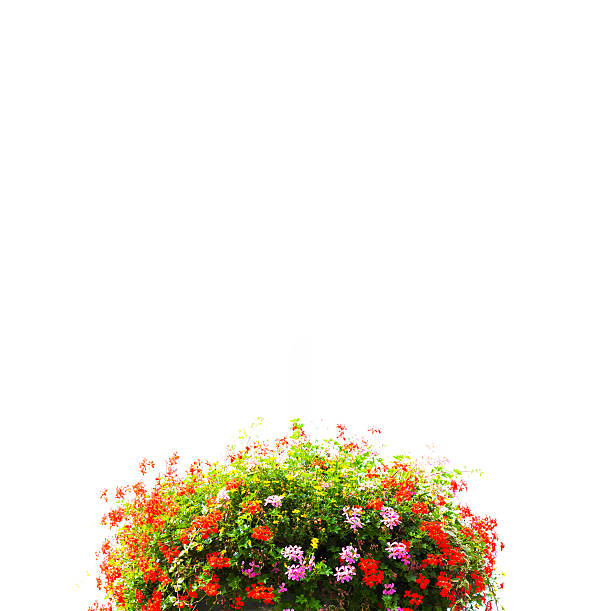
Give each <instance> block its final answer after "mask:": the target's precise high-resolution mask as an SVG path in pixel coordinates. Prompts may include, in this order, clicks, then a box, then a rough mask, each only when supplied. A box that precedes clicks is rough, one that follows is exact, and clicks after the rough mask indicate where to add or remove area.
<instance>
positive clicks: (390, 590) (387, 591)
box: [383, 583, 396, 596]
mask: <svg viewBox="0 0 612 611" xmlns="http://www.w3.org/2000/svg"><path fill="white" fill-rule="evenodd" d="M395 592H396V589H395V584H394V583H386V584H385V587H384V589H383V596H391V595H392V594H395Z"/></svg>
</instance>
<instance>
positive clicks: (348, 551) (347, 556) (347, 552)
mask: <svg viewBox="0 0 612 611" xmlns="http://www.w3.org/2000/svg"><path fill="white" fill-rule="evenodd" d="M358 558H361V556H360V555H359V552H358V551H357V550H356V549H355V548H354V547H353V546H352V545H347V546H346V547H343V548H342V553H341V554H340V560H344V562H347V563H348V564H353V563H354V562H355V560H357V559H358Z"/></svg>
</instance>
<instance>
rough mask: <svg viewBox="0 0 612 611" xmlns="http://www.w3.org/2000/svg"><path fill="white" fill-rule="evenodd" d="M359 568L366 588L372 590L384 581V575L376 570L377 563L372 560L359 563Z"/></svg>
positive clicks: (368, 559) (367, 559)
mask: <svg viewBox="0 0 612 611" xmlns="http://www.w3.org/2000/svg"><path fill="white" fill-rule="evenodd" d="M359 567H360V568H361V570H362V571H363V572H364V576H363V582H364V583H365V584H366V586H368V588H373V587H375V586H376V585H378V584H379V583H382V580H383V579H384V573H383V572H382V571H381V570H380V569H379V568H378V561H376V560H373V559H372V558H364V559H363V560H361V561H360V562H359Z"/></svg>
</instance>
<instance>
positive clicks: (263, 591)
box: [246, 582, 274, 605]
mask: <svg viewBox="0 0 612 611" xmlns="http://www.w3.org/2000/svg"><path fill="white" fill-rule="evenodd" d="M246 593H247V596H248V597H249V598H253V599H255V600H261V601H263V602H264V603H265V604H266V605H271V604H272V603H273V602H274V588H267V587H266V586H264V584H263V583H261V582H259V583H257V584H253V585H251V586H249V587H248V588H247V589H246Z"/></svg>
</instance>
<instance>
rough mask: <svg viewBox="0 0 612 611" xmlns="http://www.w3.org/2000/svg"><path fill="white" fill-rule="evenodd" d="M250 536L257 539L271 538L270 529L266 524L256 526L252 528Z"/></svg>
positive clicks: (265, 539)
mask: <svg viewBox="0 0 612 611" xmlns="http://www.w3.org/2000/svg"><path fill="white" fill-rule="evenodd" d="M251 537H253V539H259V540H260V541H267V540H268V539H271V538H272V531H271V530H270V529H269V528H268V527H267V526H258V527H257V528H254V529H253V534H252V535H251Z"/></svg>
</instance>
